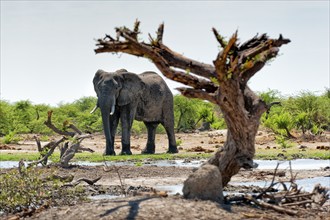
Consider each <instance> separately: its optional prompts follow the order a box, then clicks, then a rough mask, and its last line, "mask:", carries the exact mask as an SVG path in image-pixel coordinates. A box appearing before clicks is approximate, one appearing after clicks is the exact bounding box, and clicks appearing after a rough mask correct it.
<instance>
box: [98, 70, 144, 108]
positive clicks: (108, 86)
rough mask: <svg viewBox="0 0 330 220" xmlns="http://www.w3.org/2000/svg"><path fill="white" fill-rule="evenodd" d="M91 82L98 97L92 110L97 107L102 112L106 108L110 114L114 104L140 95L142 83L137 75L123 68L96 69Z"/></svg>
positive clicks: (134, 98)
mask: <svg viewBox="0 0 330 220" xmlns="http://www.w3.org/2000/svg"><path fill="white" fill-rule="evenodd" d="M93 84H94V90H95V92H96V94H97V97H98V102H97V105H96V107H95V108H94V109H93V111H95V110H96V108H97V107H99V108H100V109H101V111H102V112H103V110H104V111H105V110H106V111H107V112H108V113H109V114H110V115H113V114H114V111H115V106H116V104H117V105H118V106H123V105H127V104H129V103H131V102H133V101H135V100H136V99H137V98H138V97H139V96H140V95H141V93H142V90H143V85H144V84H143V82H142V80H141V78H140V77H139V76H138V75H136V74H134V73H130V72H127V70H125V69H120V70H117V71H116V72H114V73H108V72H105V71H103V70H98V71H97V72H96V73H95V76H94V79H93Z"/></svg>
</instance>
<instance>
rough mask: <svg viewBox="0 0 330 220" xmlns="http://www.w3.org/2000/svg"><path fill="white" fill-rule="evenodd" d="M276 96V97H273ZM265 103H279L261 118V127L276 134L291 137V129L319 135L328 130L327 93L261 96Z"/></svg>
mask: <svg viewBox="0 0 330 220" xmlns="http://www.w3.org/2000/svg"><path fill="white" fill-rule="evenodd" d="M274 94H277V95H274ZM260 96H261V97H264V98H265V102H266V103H268V104H269V103H271V102H273V101H281V106H274V107H272V108H271V110H270V112H269V114H265V115H264V116H263V117H262V125H263V126H265V127H268V128H270V129H272V130H273V131H274V132H275V133H276V134H280V135H286V136H287V137H291V136H292V135H291V131H292V130H293V129H295V130H297V131H301V132H302V134H303V135H304V134H305V133H306V132H307V131H309V132H310V133H312V134H315V135H318V134H321V133H322V132H323V131H324V130H329V129H330V111H329V109H330V98H329V95H328V91H326V92H325V93H324V94H322V95H319V96H317V95H315V94H313V93H311V92H301V93H300V94H299V95H297V96H292V97H288V98H281V97H280V95H279V94H278V93H277V92H271V91H269V92H267V93H266V94H261V95H260Z"/></svg>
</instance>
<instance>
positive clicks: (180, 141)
mask: <svg viewBox="0 0 330 220" xmlns="http://www.w3.org/2000/svg"><path fill="white" fill-rule="evenodd" d="M181 144H182V140H180V139H178V140H176V146H177V147H179V146H180V145H181Z"/></svg>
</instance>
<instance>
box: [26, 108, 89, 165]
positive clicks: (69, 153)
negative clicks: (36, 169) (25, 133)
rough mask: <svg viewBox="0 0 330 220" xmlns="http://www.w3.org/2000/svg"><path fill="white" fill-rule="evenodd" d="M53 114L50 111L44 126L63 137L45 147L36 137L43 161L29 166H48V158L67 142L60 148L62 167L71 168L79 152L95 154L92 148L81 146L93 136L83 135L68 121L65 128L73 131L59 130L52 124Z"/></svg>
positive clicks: (64, 124) (40, 160)
mask: <svg viewBox="0 0 330 220" xmlns="http://www.w3.org/2000/svg"><path fill="white" fill-rule="evenodd" d="M52 114H53V111H48V117H47V121H45V122H44V124H45V125H46V126H47V127H48V128H50V129H51V130H53V131H54V132H55V133H57V134H60V135H63V136H62V138H61V139H59V140H58V141H51V142H49V143H48V144H46V145H45V146H43V147H42V146H41V143H40V140H39V139H38V138H37V137H34V138H35V140H36V142H37V147H38V151H39V153H40V156H41V159H39V160H37V161H34V162H32V163H30V164H29V166H34V165H37V164H39V163H41V164H42V165H47V161H48V157H50V156H51V155H52V154H53V153H54V151H55V149H56V147H58V146H59V145H60V144H61V143H62V142H65V143H64V145H63V147H61V148H60V150H61V153H60V165H61V166H62V167H69V161H70V160H71V159H72V158H73V157H74V155H75V154H76V153H77V152H78V151H89V152H91V153H93V152H94V150H92V149H90V148H84V147H82V146H81V145H80V144H81V142H82V141H83V140H84V139H85V138H89V137H91V135H89V134H83V133H82V132H81V131H80V130H79V129H78V128H77V127H76V126H74V125H73V124H71V123H69V122H67V121H65V122H64V123H63V126H65V128H66V129H71V130H72V131H68V130H61V129H59V128H57V127H56V126H55V125H54V124H53V123H52Z"/></svg>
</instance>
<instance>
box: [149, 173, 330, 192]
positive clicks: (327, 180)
mask: <svg viewBox="0 0 330 220" xmlns="http://www.w3.org/2000/svg"><path fill="white" fill-rule="evenodd" d="M270 183H271V182H266V181H256V182H230V184H231V185H234V186H258V187H262V188H264V187H268V186H269V185H270ZM296 183H297V185H298V187H299V188H302V190H303V191H306V192H312V191H313V189H314V186H315V185H316V184H318V183H320V184H321V186H325V187H328V188H330V177H314V178H306V179H300V180H296ZM278 186H279V188H278V189H279V190H283V187H282V185H280V184H278ZM286 186H287V187H288V188H289V186H290V183H286ZM154 188H155V189H156V190H159V191H166V192H167V193H168V194H169V195H175V194H180V195H182V189H183V184H178V185H167V186H156V187H154ZM229 193H230V194H231V193H234V194H237V192H231V191H230V192H228V191H224V195H227V194H229Z"/></svg>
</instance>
